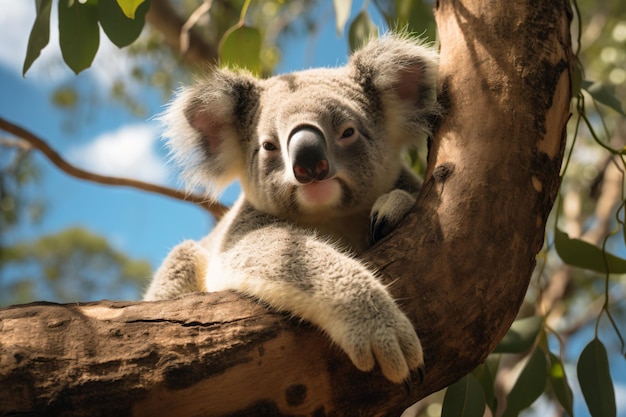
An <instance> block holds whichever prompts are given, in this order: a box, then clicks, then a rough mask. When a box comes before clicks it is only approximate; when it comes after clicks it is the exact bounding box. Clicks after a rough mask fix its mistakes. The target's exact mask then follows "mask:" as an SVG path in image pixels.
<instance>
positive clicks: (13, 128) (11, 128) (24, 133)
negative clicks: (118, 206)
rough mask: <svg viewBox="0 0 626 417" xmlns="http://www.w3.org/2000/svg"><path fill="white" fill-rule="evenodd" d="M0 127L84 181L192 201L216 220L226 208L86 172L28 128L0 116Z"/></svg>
mask: <svg viewBox="0 0 626 417" xmlns="http://www.w3.org/2000/svg"><path fill="white" fill-rule="evenodd" d="M0 129H2V130H4V131H6V132H9V133H11V134H13V135H15V136H17V137H19V138H21V139H23V140H25V141H26V142H28V143H29V144H30V145H31V146H32V147H33V148H36V149H37V150H39V151H40V152H41V153H43V154H44V155H45V156H46V157H47V158H48V160H50V162H52V163H53V164H54V165H55V166H56V167H57V168H59V169H60V170H61V171H63V172H65V173H66V174H68V175H71V176H72V177H75V178H80V179H83V180H86V181H91V182H96V183H98V184H106V185H117V186H126V187H132V188H137V189H139V190H142V191H148V192H152V193H156V194H161V195H165V196H167V197H171V198H175V199H177V200H182V201H187V202H190V203H194V204H196V205H198V206H200V207H202V208H203V209H205V210H207V211H208V212H209V213H211V214H212V215H213V216H214V217H215V218H216V219H217V220H219V219H220V218H221V217H222V216H223V215H224V213H225V212H226V211H227V210H228V208H227V207H225V206H223V205H222V204H220V203H219V202H214V201H209V200H208V199H207V198H206V197H203V196H199V195H197V194H192V193H186V192H184V191H180V190H174V189H172V188H168V187H163V186H160V185H155V184H150V183H147V182H143V181H138V180H133V179H129V178H120V177H109V176H106V175H99V174H94V173H92V172H87V171H85V170H83V169H80V168H77V167H75V166H74V165H72V164H70V163H69V162H67V161H66V160H65V159H63V158H62V157H61V155H59V154H58V153H57V152H56V151H55V150H54V149H52V148H51V147H50V146H49V145H48V144H47V143H46V142H45V141H44V140H43V139H40V138H39V137H38V136H36V135H35V134H33V133H31V132H29V131H28V130H26V129H24V128H22V127H20V126H17V125H15V124H13V123H11V122H9V121H7V120H5V119H3V118H1V117H0Z"/></svg>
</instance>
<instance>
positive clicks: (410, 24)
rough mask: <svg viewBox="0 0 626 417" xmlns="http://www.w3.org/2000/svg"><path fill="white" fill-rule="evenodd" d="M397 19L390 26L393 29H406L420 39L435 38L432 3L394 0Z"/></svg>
mask: <svg viewBox="0 0 626 417" xmlns="http://www.w3.org/2000/svg"><path fill="white" fill-rule="evenodd" d="M395 10H396V17H397V19H396V20H395V21H394V22H393V24H392V25H389V26H390V28H391V29H392V30H394V31H401V32H402V31H407V32H408V33H409V34H415V35H417V36H418V37H419V38H420V39H435V38H436V28H435V23H434V19H433V12H432V5H431V4H430V3H428V2H424V1H415V0H395Z"/></svg>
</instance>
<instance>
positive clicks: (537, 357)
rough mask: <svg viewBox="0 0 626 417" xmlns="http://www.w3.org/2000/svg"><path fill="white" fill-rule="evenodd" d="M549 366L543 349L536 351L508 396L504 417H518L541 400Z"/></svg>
mask: <svg viewBox="0 0 626 417" xmlns="http://www.w3.org/2000/svg"><path fill="white" fill-rule="evenodd" d="M547 366H548V364H547V362H546V355H545V354H544V353H543V351H542V350H541V349H535V351H534V352H533V354H532V355H531V356H530V359H528V362H526V365H525V366H524V369H523V370H522V373H521V374H520V376H519V378H517V381H515V385H514V386H513V389H511V392H509V395H508V396H507V400H506V410H504V414H502V417H516V416H517V415H518V414H519V413H520V412H521V411H522V410H524V409H525V408H528V407H530V405H531V404H532V403H534V402H535V400H536V399H537V398H539V396H540V395H541V393H542V392H543V390H544V388H545V386H546V380H547Z"/></svg>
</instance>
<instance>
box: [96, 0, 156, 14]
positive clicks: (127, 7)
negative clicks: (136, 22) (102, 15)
mask: <svg viewBox="0 0 626 417" xmlns="http://www.w3.org/2000/svg"><path fill="white" fill-rule="evenodd" d="M100 1H102V0H100ZM144 1H146V0H117V4H119V5H120V9H122V12H124V14H125V15H126V17H127V18H129V19H134V18H135V12H136V11H137V9H138V8H139V6H141V3H143V2H144ZM146 10H147V9H146Z"/></svg>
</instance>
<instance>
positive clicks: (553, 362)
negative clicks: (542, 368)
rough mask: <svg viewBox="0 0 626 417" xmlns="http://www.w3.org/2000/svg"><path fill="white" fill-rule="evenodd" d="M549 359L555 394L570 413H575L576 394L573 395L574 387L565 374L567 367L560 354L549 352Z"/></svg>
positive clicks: (549, 376) (550, 375) (549, 374)
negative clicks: (571, 386) (572, 387)
mask: <svg viewBox="0 0 626 417" xmlns="http://www.w3.org/2000/svg"><path fill="white" fill-rule="evenodd" d="M548 359H549V367H550V368H549V372H548V378H549V380H550V384H551V385H552V390H553V391H554V395H555V396H556V398H557V399H558V400H559V403H560V404H561V406H563V409H564V410H565V411H566V412H567V413H568V414H569V415H570V416H573V415H574V410H573V409H574V396H573V395H572V389H571V388H570V386H569V383H568V382H567V378H566V376H565V368H564V367H563V363H562V362H561V359H559V357H558V356H556V355H554V354H553V353H552V352H548Z"/></svg>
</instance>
